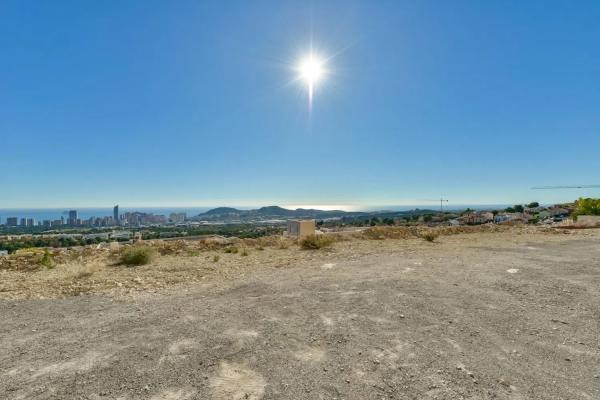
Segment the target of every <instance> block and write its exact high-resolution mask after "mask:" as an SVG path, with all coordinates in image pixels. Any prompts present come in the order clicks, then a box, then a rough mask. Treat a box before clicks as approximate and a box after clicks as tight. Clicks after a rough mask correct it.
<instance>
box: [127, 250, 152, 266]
mask: <svg viewBox="0 0 600 400" xmlns="http://www.w3.org/2000/svg"><path fill="white" fill-rule="evenodd" d="M155 254H156V252H155V250H154V249H153V248H151V247H148V246H133V247H127V248H125V249H123V250H122V251H121V254H120V255H119V264H121V265H128V266H135V265H146V264H149V263H150V262H151V261H152V259H153V258H154V256H155Z"/></svg>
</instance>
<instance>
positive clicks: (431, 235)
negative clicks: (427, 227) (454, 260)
mask: <svg viewBox="0 0 600 400" xmlns="http://www.w3.org/2000/svg"><path fill="white" fill-rule="evenodd" d="M439 235H440V234H439V233H438V232H435V231H424V232H421V234H420V236H421V237H422V238H423V239H425V240H427V241H428V242H433V241H435V239H437V237H438V236H439Z"/></svg>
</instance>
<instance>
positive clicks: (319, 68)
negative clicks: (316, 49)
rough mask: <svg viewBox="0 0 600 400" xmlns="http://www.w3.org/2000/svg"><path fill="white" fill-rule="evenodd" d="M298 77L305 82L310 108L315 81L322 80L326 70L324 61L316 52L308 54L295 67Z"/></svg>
mask: <svg viewBox="0 0 600 400" xmlns="http://www.w3.org/2000/svg"><path fill="white" fill-rule="evenodd" d="M296 70H297V71H298V79H299V80H301V81H303V82H304V83H305V84H306V87H307V89H308V104H309V107H310V108H312V102H313V94H314V90H315V86H316V85H317V83H319V82H320V81H322V80H323V78H324V77H325V75H326V73H327V71H326V69H325V63H324V61H323V60H322V59H321V58H320V57H318V56H317V55H316V54H313V53H311V54H309V55H308V56H306V57H305V58H304V59H302V60H301V61H300V62H299V63H298V66H297V67H296Z"/></svg>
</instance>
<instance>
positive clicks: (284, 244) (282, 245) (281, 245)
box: [277, 237, 290, 250]
mask: <svg viewBox="0 0 600 400" xmlns="http://www.w3.org/2000/svg"><path fill="white" fill-rule="evenodd" d="M288 247H290V241H289V240H288V239H286V238H283V237H280V238H279V239H278V240H277V248H278V249H280V250H285V249H287V248H288Z"/></svg>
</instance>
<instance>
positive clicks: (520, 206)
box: [513, 204, 525, 213]
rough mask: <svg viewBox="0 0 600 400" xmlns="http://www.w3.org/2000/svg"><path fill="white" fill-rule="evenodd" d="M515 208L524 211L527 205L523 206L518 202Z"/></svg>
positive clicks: (516, 210) (517, 210)
mask: <svg viewBox="0 0 600 400" xmlns="http://www.w3.org/2000/svg"><path fill="white" fill-rule="evenodd" d="M513 208H514V209H515V212H520V213H522V212H523V211H525V207H523V206H522V205H521V204H517V205H515V206H514V207H513Z"/></svg>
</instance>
